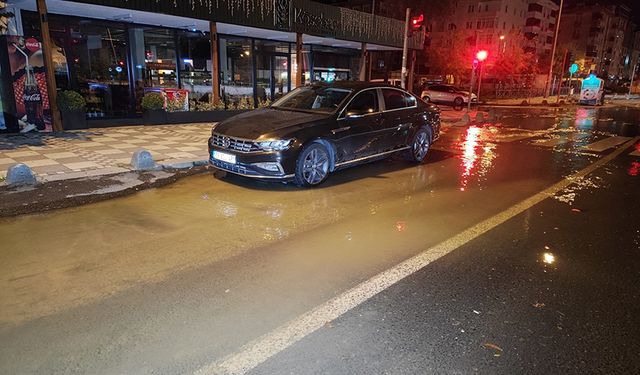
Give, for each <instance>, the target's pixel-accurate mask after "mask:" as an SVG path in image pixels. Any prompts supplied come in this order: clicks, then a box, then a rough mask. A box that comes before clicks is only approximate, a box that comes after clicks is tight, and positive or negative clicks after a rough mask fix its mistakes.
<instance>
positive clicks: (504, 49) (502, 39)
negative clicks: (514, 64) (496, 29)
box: [500, 35, 507, 53]
mask: <svg viewBox="0 0 640 375" xmlns="http://www.w3.org/2000/svg"><path fill="white" fill-rule="evenodd" d="M504 39H505V37H504V35H500V41H501V42H502V51H501V52H502V53H504V52H505V51H506V50H507V42H505V41H504Z"/></svg>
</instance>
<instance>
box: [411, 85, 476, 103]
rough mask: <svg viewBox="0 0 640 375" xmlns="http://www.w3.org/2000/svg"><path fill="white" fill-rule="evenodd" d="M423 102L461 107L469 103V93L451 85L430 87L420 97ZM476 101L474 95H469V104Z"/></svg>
mask: <svg viewBox="0 0 640 375" xmlns="http://www.w3.org/2000/svg"><path fill="white" fill-rule="evenodd" d="M420 97H421V98H422V100H424V101H425V102H427V103H428V102H432V103H442V104H453V105H454V106H462V105H464V104H466V103H468V102H469V92H468V91H462V90H460V89H458V88H456V87H455V86H451V85H439V84H436V85H430V86H428V87H427V88H426V89H425V90H424V91H422V94H421V95H420ZM477 101H478V97H477V96H476V94H473V93H472V94H471V103H475V102H477Z"/></svg>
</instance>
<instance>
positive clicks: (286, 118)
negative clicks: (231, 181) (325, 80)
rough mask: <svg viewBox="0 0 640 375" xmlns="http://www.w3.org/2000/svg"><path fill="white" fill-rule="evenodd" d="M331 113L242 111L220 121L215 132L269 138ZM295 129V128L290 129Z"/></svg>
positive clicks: (265, 109)
mask: <svg viewBox="0 0 640 375" xmlns="http://www.w3.org/2000/svg"><path fill="white" fill-rule="evenodd" d="M329 116H330V114H326V113H307V112H295V111H286V110H279V109H273V108H261V109H256V110H253V111H249V112H245V113H241V114H239V115H236V116H233V117H231V118H229V119H227V120H224V121H222V122H220V123H219V124H218V125H216V127H215V130H214V131H215V132H216V133H219V134H224V135H227V136H230V137H237V138H244V139H259V138H269V137H270V136H271V135H273V134H274V133H282V130H284V129H287V128H300V127H303V126H305V125H307V124H309V123H311V122H315V121H318V120H323V119H326V118H328V117H329ZM288 130H291V131H292V130H294V129H288Z"/></svg>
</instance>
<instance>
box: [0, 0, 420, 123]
mask: <svg viewBox="0 0 640 375" xmlns="http://www.w3.org/2000/svg"><path fill="white" fill-rule="evenodd" d="M9 6H10V7H11V10H12V11H13V12H14V13H15V17H14V19H13V20H12V21H13V22H12V25H11V27H10V28H9V31H8V34H9V35H5V36H3V37H2V40H0V50H2V53H0V55H2V56H0V64H1V65H2V74H3V82H5V81H6V82H13V85H9V87H8V88H7V90H3V99H4V100H3V104H4V105H3V110H4V113H5V115H6V116H5V118H7V117H9V118H11V117H13V120H14V121H13V122H14V126H13V130H14V131H15V129H16V126H15V123H17V120H21V119H23V117H24V116H25V111H27V109H28V108H26V107H29V106H28V105H27V106H25V103H24V100H23V97H24V91H25V88H24V87H25V82H26V81H31V78H32V77H35V78H36V80H37V82H38V84H39V91H40V93H41V95H42V103H41V104H42V105H44V107H45V109H44V113H45V117H47V116H50V113H51V109H50V108H46V104H48V97H47V94H46V90H47V87H46V84H45V82H46V80H45V79H44V78H43V77H44V76H45V75H46V74H53V76H54V77H55V86H56V91H62V90H74V91H78V92H80V93H81V94H82V95H83V96H84V97H85V98H86V100H87V116H88V118H89V119H90V120H97V119H100V120H103V119H110V118H111V119H118V118H130V117H135V116H139V115H140V113H141V107H140V104H141V103H140V102H141V98H142V96H143V95H144V93H145V92H148V91H162V92H164V93H166V94H168V95H178V94H179V95H180V96H181V97H182V98H185V96H186V97H187V98H188V99H189V100H202V101H211V99H212V97H220V98H221V99H223V100H224V101H226V102H238V101H240V100H244V99H247V101H249V102H251V103H253V104H254V105H257V103H258V102H260V101H262V100H273V99H276V98H277V97H279V96H281V95H283V94H285V93H286V92H288V91H289V90H291V89H293V88H295V87H296V86H297V85H301V84H305V83H307V82H311V81H332V80H340V79H357V78H358V73H359V70H360V57H361V51H360V49H361V46H362V43H363V42H365V43H367V48H368V49H370V50H399V49H401V48H402V40H403V32H404V24H403V22H402V21H399V20H394V19H390V18H386V17H380V16H373V15H371V14H368V13H363V12H358V11H354V10H350V9H342V8H338V7H333V6H329V5H324V4H319V3H315V2H312V1H308V0H275V1H274V0H247V1H234V0H220V1H198V0H189V1H181V2H173V1H144V0H86V1H81V0H78V1H63V0H48V1H47V6H48V17H47V19H48V22H47V23H48V29H49V33H50V40H47V41H44V40H43V32H42V30H41V25H42V23H41V22H40V21H41V20H40V17H39V14H38V13H37V12H36V10H37V4H36V0H16V1H13V2H10V3H9ZM422 43H423V40H420V39H419V38H418V37H415V38H412V40H411V46H412V48H419V47H420V46H421V44H422ZM40 45H45V46H46V45H49V46H50V51H46V49H45V51H42V50H39V49H36V48H35V47H33V46H40ZM32 47H33V48H32ZM38 48H39V47H38ZM43 52H44V53H50V54H51V58H52V61H53V64H52V65H53V66H51V67H49V69H48V71H46V72H45V70H44V67H43V62H42V61H43V58H42V53H43ZM11 86H12V87H11ZM189 100H186V104H185V105H186V109H188V105H189V104H188V102H189ZM18 126H19V123H18ZM5 129H6V130H11V129H8V127H7V126H6V125H5Z"/></svg>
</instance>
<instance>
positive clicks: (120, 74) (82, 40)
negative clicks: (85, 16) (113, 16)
mask: <svg viewBox="0 0 640 375" xmlns="http://www.w3.org/2000/svg"><path fill="white" fill-rule="evenodd" d="M69 27H70V38H71V39H70V41H69V44H70V45H71V50H72V55H73V61H72V65H73V71H74V72H75V79H76V80H77V85H78V88H79V91H80V92H81V93H82V94H83V96H84V97H85V98H86V100H87V112H88V116H89V117H107V116H119V115H126V114H127V113H128V112H129V108H130V105H129V98H130V95H129V75H128V71H127V35H126V31H125V29H124V27H122V26H121V25H119V24H113V25H112V24H102V23H100V22H94V21H88V20H81V21H75V22H71V23H69Z"/></svg>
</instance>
